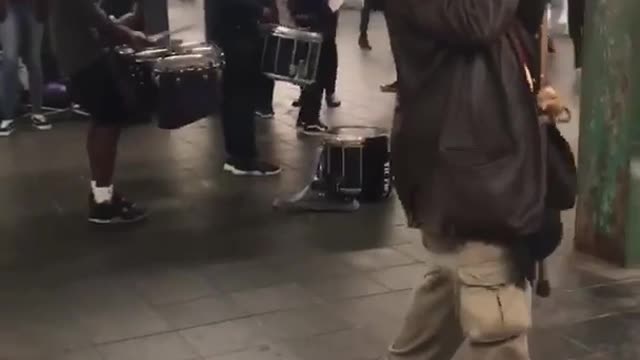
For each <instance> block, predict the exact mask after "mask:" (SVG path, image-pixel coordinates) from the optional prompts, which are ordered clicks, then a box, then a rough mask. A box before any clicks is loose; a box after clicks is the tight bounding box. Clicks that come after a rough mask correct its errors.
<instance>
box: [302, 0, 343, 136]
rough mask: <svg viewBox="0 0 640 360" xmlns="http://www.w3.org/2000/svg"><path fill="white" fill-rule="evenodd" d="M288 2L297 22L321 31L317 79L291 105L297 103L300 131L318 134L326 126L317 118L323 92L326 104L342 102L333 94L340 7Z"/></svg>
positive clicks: (307, 0) (315, 0) (319, 0)
mask: <svg viewBox="0 0 640 360" xmlns="http://www.w3.org/2000/svg"><path fill="white" fill-rule="evenodd" d="M289 6H290V9H291V14H292V15H293V17H294V19H295V20H296V22H297V24H298V26H300V27H304V28H309V29H310V30H311V31H314V32H318V33H321V34H322V35H323V37H324V38H323V42H322V48H321V50H320V62H319V64H318V73H317V77H316V82H315V83H314V84H312V85H310V86H306V87H305V88H304V89H302V93H301V95H300V99H299V100H297V101H296V102H294V106H298V105H299V106H300V113H299V114H298V121H297V127H298V129H299V131H301V132H302V133H304V134H307V135H319V134H323V133H325V132H326V131H327V129H328V127H327V126H326V125H325V124H324V123H323V122H322V121H320V110H321V108H322V95H323V93H324V95H325V100H326V103H327V106H328V107H331V108H335V107H339V106H340V105H341V102H340V100H338V98H337V97H336V95H335V94H336V79H337V75H338V46H337V44H336V35H337V30H338V15H339V10H337V9H336V10H335V11H334V10H332V9H331V7H329V1H328V0H291V1H290V3H289Z"/></svg>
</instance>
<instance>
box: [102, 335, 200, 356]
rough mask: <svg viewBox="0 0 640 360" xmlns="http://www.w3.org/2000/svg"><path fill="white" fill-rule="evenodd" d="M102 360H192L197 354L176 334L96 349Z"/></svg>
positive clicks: (139, 339)
mask: <svg viewBox="0 0 640 360" xmlns="http://www.w3.org/2000/svg"><path fill="white" fill-rule="evenodd" d="M98 351H99V352H100V354H101V355H102V357H103V358H104V360H194V359H197V358H198V354H197V353H196V352H195V350H194V348H193V347H192V346H191V345H190V344H188V343H187V342H186V341H185V340H184V339H183V338H182V337H181V336H180V335H179V334H178V333H168V334H162V335H156V336H150V337H145V338H138V339H134V340H128V341H123V342H118V343H114V344H109V345H103V346H99V347H98Z"/></svg>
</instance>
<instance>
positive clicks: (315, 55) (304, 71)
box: [261, 26, 322, 86]
mask: <svg viewBox="0 0 640 360" xmlns="http://www.w3.org/2000/svg"><path fill="white" fill-rule="evenodd" d="M263 34H264V47H263V49H262V63H261V64H262V65H261V66H262V72H263V73H264V74H265V75H266V76H268V77H270V78H272V79H274V80H282V81H287V82H290V83H293V84H296V85H300V86H305V85H310V84H313V83H314V82H315V81H316V75H317V72H318V63H319V62H320V49H321V47H322V35H321V34H319V33H314V32H308V31H303V30H297V29H291V28H287V27H284V26H275V27H267V28H265V29H264V30H263Z"/></svg>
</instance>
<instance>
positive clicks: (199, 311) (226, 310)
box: [156, 296, 248, 329]
mask: <svg viewBox="0 0 640 360" xmlns="http://www.w3.org/2000/svg"><path fill="white" fill-rule="evenodd" d="M156 311H157V312H158V313H159V314H160V315H161V316H162V317H163V318H164V319H165V320H166V321H167V322H168V323H169V324H170V325H171V326H172V328H173V329H185V328H189V327H194V326H199V325H205V324H211V323H216V322H221V321H226V320H232V319H236V318H239V317H242V316H245V315H247V314H248V313H247V312H246V311H244V310H242V309H240V308H239V307H238V306H237V305H236V304H235V303H234V302H233V301H231V299H229V298H228V297H226V296H217V297H206V298H200V299H196V300H192V301H188V302H184V303H180V304H173V305H164V306H156Z"/></svg>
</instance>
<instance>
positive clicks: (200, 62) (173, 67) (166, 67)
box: [153, 54, 215, 72]
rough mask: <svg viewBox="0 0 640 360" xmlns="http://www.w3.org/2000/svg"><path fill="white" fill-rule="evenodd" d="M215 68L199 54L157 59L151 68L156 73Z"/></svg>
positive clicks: (207, 59) (206, 58) (210, 61)
mask: <svg viewBox="0 0 640 360" xmlns="http://www.w3.org/2000/svg"><path fill="white" fill-rule="evenodd" d="M212 67H215V64H214V62H213V61H212V60H211V59H209V57H207V56H204V55H200V54H186V55H174V56H168V57H165V58H162V59H158V61H156V63H155V64H154V66H153V68H154V70H155V71H157V72H179V71H188V70H197V69H207V68H212Z"/></svg>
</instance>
